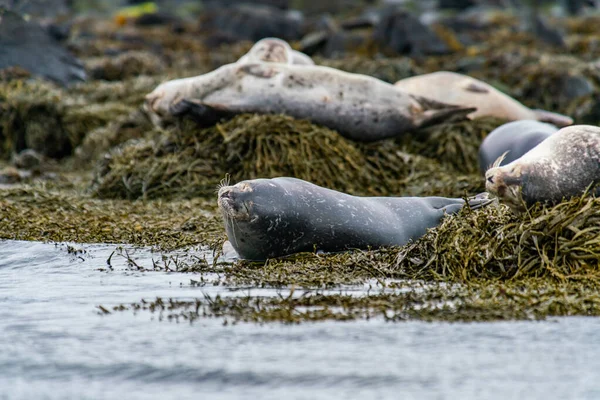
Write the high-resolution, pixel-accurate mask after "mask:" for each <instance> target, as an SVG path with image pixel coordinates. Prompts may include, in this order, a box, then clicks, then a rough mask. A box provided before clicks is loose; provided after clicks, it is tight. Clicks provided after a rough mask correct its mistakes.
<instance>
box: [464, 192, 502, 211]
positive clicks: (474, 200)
mask: <svg viewBox="0 0 600 400" xmlns="http://www.w3.org/2000/svg"><path fill="white" fill-rule="evenodd" d="M495 201H496V199H493V198H491V197H490V194H489V193H488V192H482V193H479V194H477V195H475V196H471V197H467V203H466V204H468V205H469V208H470V209H471V210H478V209H480V208H483V207H485V206H488V205H490V204H492V203H493V202H495Z"/></svg>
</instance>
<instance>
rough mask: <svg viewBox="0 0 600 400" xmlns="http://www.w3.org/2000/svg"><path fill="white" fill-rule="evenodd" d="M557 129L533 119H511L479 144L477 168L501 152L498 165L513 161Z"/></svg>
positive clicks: (497, 156)
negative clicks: (500, 159) (511, 120)
mask: <svg viewBox="0 0 600 400" xmlns="http://www.w3.org/2000/svg"><path fill="white" fill-rule="evenodd" d="M556 131H558V128H557V127H555V126H554V125H551V124H547V123H544V122H539V121H533V120H522V121H513V122H509V123H507V124H504V125H501V126H499V127H498V128H496V129H494V130H493V131H491V132H490V134H489V135H487V136H486V137H485V139H484V140H483V142H482V143H481V146H479V170H480V171H481V173H482V174H485V171H487V169H488V168H490V167H491V166H492V164H493V163H494V162H495V161H496V160H497V159H498V158H500V157H501V156H502V155H503V154H506V156H505V157H504V158H503V159H502V161H501V162H500V164H499V166H502V165H506V164H508V163H510V162H513V161H515V160H516V159H517V158H519V157H521V156H522V155H523V154H525V153H527V152H528V151H529V150H531V149H533V148H534V147H535V146H537V145H538V144H540V143H541V142H542V141H543V140H544V139H546V138H548V136H550V135H552V134H553V133H555V132H556Z"/></svg>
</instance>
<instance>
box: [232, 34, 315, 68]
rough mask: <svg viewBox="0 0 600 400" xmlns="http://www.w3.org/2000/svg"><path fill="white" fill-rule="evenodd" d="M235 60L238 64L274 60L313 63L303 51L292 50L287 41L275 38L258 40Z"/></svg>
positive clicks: (290, 62) (303, 63) (299, 63)
mask: <svg viewBox="0 0 600 400" xmlns="http://www.w3.org/2000/svg"><path fill="white" fill-rule="evenodd" d="M237 62H238V64H251V63H257V62H275V63H281V64H294V65H315V63H314V61H313V60H312V58H310V57H309V56H307V55H306V54H304V53H301V52H299V51H296V50H293V49H292V48H291V46H290V45H289V44H288V42H286V41H285V40H281V39H277V38H265V39H261V40H259V41H258V42H256V43H255V44H254V46H252V48H251V49H250V50H249V51H248V53H246V54H245V55H243V56H242V57H241V58H240V59H239V60H238V61H237Z"/></svg>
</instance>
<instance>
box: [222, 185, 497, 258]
mask: <svg viewBox="0 0 600 400" xmlns="http://www.w3.org/2000/svg"><path fill="white" fill-rule="evenodd" d="M484 201H487V200H479V199H477V200H473V205H476V204H481V203H482V202H484ZM218 205H219V209H220V210H221V213H222V214H223V219H224V222H225V230H226V232H227V236H228V238H229V242H231V245H232V246H233V248H234V249H235V250H236V251H237V253H238V254H239V256H240V257H241V258H244V259H249V260H265V259H267V258H272V257H280V256H285V255H288V254H293V253H297V252H303V251H314V250H322V251H326V252H338V251H345V250H350V249H367V248H378V247H382V246H402V245H404V244H406V243H408V242H409V241H410V240H414V239H417V238H419V237H420V236H422V235H423V234H425V233H426V231H427V229H428V228H432V227H435V226H437V225H438V224H439V222H440V220H441V219H442V217H443V216H444V215H445V214H452V213H455V212H457V211H458V210H460V209H461V208H462V207H463V205H464V200H462V199H450V198H444V197H423V198H419V197H357V196H351V195H349V194H345V193H341V192H337V191H334V190H330V189H326V188H323V187H320V186H317V185H314V184H312V183H309V182H306V181H303V180H300V179H296V178H274V179H255V180H249V181H242V182H239V183H238V184H236V185H233V186H225V187H222V188H221V189H220V190H219V195H218Z"/></svg>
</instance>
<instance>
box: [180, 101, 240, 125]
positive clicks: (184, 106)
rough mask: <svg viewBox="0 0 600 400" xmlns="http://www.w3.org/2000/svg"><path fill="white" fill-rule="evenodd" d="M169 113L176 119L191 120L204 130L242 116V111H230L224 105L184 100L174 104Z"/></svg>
mask: <svg viewBox="0 0 600 400" xmlns="http://www.w3.org/2000/svg"><path fill="white" fill-rule="evenodd" d="M169 112H170V113H171V115H173V116H174V117H180V118H181V117H184V118H189V119H191V120H192V121H194V122H196V123H197V124H198V125H199V126H200V127H202V128H206V127H209V126H213V125H215V124H216V123H218V122H219V121H221V120H223V119H231V118H233V117H234V116H236V115H238V114H241V112H240V111H232V110H229V109H227V108H226V107H225V106H223V105H215V104H212V105H211V104H205V103H202V102H201V101H199V100H193V99H183V100H180V101H178V102H176V103H174V104H172V105H171V106H170V107H169Z"/></svg>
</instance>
